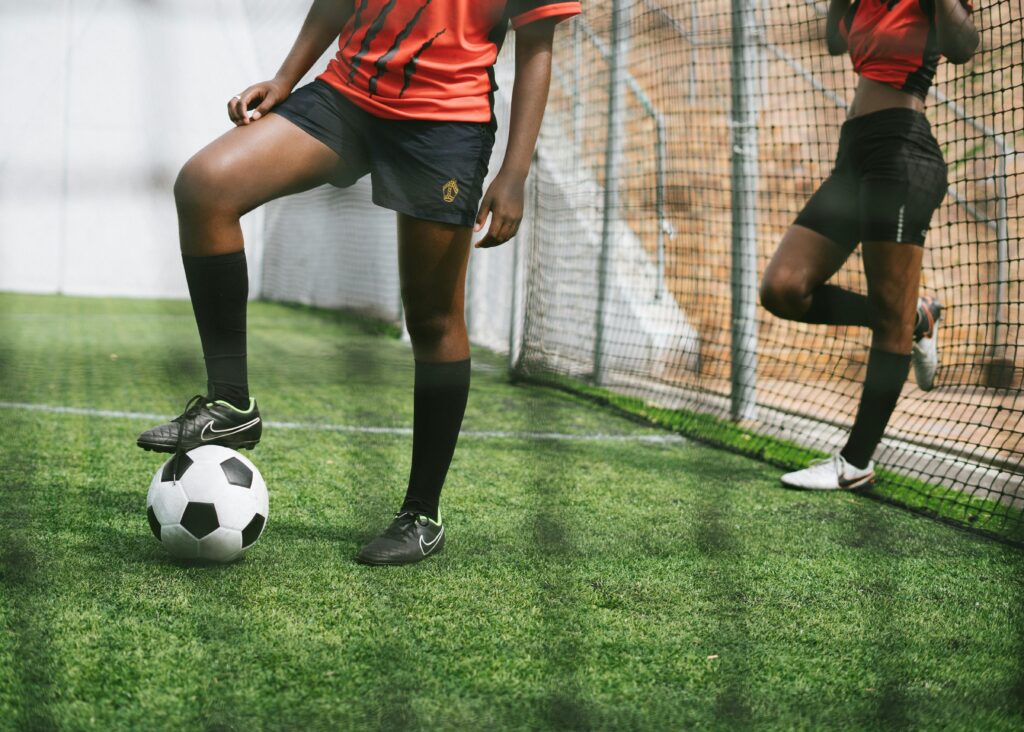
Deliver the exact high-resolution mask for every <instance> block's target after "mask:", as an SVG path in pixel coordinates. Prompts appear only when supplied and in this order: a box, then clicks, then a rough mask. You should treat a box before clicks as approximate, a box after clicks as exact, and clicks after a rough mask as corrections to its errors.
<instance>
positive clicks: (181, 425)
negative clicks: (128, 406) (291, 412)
mask: <svg viewBox="0 0 1024 732" xmlns="http://www.w3.org/2000/svg"><path fill="white" fill-rule="evenodd" d="M262 433H263V420H262V419H260V410H259V407H257V406H256V401H255V400H253V399H250V400H249V409H247V410H245V411H242V410H241V409H236V408H235V407H233V406H231V405H230V404H228V403H227V402H222V401H216V402H211V401H209V399H208V397H205V396H203V395H202V394H197V395H196V396H194V397H192V398H191V399H189V402H188V404H187V405H186V406H185V411H184V413H182V415H181V416H180V417H175V418H174V419H172V420H171V421H170V422H168V423H167V424H162V425H159V426H157V427H153V428H152V429H148V430H146V431H145V432H143V433H142V434H141V435H139V439H138V445H139V447H141V448H142V449H143V450H152V451H154V452H188V451H189V450H192V449H193V448H196V447H199V446H200V445H221V446H222V447H230V448H231V449H232V450H242V449H245V450H251V449H252V448H254V447H256V444H257V443H258V442H259V441H260V435H261V434H262Z"/></svg>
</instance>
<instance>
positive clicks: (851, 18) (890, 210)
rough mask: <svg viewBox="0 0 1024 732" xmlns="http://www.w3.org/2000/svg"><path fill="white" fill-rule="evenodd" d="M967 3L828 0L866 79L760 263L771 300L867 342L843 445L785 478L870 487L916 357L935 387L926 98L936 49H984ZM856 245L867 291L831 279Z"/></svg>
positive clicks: (938, 176)
mask: <svg viewBox="0 0 1024 732" xmlns="http://www.w3.org/2000/svg"><path fill="white" fill-rule="evenodd" d="M970 12H971V7H970V5H967V4H962V2H961V0H854V1H853V2H852V3H851V2H850V0H831V2H830V4H829V9H828V18H827V21H826V36H827V42H828V49H829V52H830V53H832V54H833V55H837V54H840V53H844V52H846V51H849V53H850V57H851V59H852V60H853V66H854V70H855V71H856V72H857V73H858V74H859V77H860V78H859V80H858V83H857V89H856V92H855V93H854V97H853V102H852V104H851V105H850V110H849V116H848V118H847V120H846V122H845V123H844V124H843V127H842V131H841V133H840V136H839V153H838V156H837V158H836V163H835V168H834V170H833V171H832V174H831V175H830V176H829V177H828V179H827V180H825V182H824V183H822V184H821V187H819V188H818V190H817V192H815V194H814V195H813V196H812V197H811V199H810V200H809V201H808V202H807V205H806V206H805V207H804V209H803V210H802V211H801V212H800V214H799V215H798V216H797V217H796V221H795V222H794V224H793V225H792V226H790V228H789V230H788V231H787V232H786V234H785V236H783V238H782V242H781V243H780V244H779V248H778V250H777V251H776V252H775V255H774V257H773V258H772V260H771V262H770V263H769V265H768V268H767V270H766V271H765V274H764V279H763V281H762V284H761V303H762V304H763V305H764V307H765V308H767V309H768V310H769V311H771V312H772V313H774V314H775V315H777V316H779V317H782V318H787V319H789V320H796V321H800V322H803V323H822V324H828V325H856V326H863V327H866V328H871V331H872V336H871V352H870V355H869V357H868V367H867V375H866V378H865V381H864V388H863V393H862V395H861V399H860V405H859V407H858V409H857V416H856V418H855V420H854V423H853V429H852V430H851V432H850V436H849V439H848V441H847V443H846V446H845V447H844V448H843V449H842V451H841V452H839V453H838V454H837V455H834V456H833V457H831V458H828V459H827V460H824V461H822V462H820V463H816V464H814V465H811V466H810V467H809V468H806V469H804V470H799V471H796V472H793V473H788V474H786V475H784V476H782V482H783V484H784V485H787V486H790V487H794V488H805V489H816V490H836V489H849V488H858V487H860V486H863V485H866V484H868V483H869V482H870V481H871V480H872V479H873V478H874V463H873V461H872V455H873V454H874V452H875V448H876V447H877V446H878V443H879V442H880V441H881V439H882V434H883V433H884V432H885V427H886V425H887V424H888V422H889V417H890V416H891V415H892V412H893V409H895V407H896V401H897V399H898V398H899V395H900V390H901V389H902V387H903V384H904V382H905V381H906V379H907V375H908V372H909V370H910V364H911V360H913V364H914V372H915V375H916V377H917V384H918V386H919V387H920V388H921V389H924V390H929V389H931V388H932V386H933V383H934V377H935V369H936V367H937V365H938V353H937V349H936V345H935V330H936V325H937V323H938V320H939V317H940V315H941V312H942V307H941V305H940V304H939V302H938V301H937V300H936V299H934V298H930V297H921V298H919V297H918V290H919V285H920V277H921V257H922V253H923V251H924V240H925V236H926V234H927V233H928V227H929V225H930V223H931V217H932V214H933V213H934V212H935V209H936V208H938V206H939V204H940V203H941V201H942V199H943V197H944V196H945V194H946V189H947V183H946V163H945V161H944V160H943V158H942V152H941V150H940V149H939V146H938V144H937V143H936V142H935V138H934V137H933V136H932V133H931V128H930V126H929V124H928V120H927V118H926V117H925V115H924V100H925V97H926V96H927V94H928V89H929V87H930V85H931V82H932V78H933V77H934V75H935V68H936V65H937V64H938V62H939V57H940V54H941V55H944V56H945V57H946V58H948V59H949V60H950V61H951V62H953V63H958V64H960V63H964V62H966V61H967V60H968V59H969V58H970V57H971V56H972V55H973V53H974V50H975V49H976V48H977V45H978V32H977V30H975V27H974V24H973V22H972V20H971V17H970ZM858 243H861V244H862V246H863V255H864V272H865V274H866V276H867V282H868V294H867V296H864V295H860V294H857V293H854V292H850V291H848V290H844V289H841V288H839V287H836V286H834V285H827V284H825V282H826V281H827V280H828V279H829V278H830V277H832V275H833V274H834V273H835V272H836V271H837V270H838V269H839V268H840V267H841V266H842V265H843V263H844V262H845V261H846V260H847V258H848V257H849V256H850V254H851V253H852V252H853V250H854V249H855V248H856V247H857V244H858Z"/></svg>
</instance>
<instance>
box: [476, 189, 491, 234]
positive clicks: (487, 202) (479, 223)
mask: <svg viewBox="0 0 1024 732" xmlns="http://www.w3.org/2000/svg"><path fill="white" fill-rule="evenodd" d="M492 204H493V200H492V199H491V192H490V191H488V192H487V193H486V194H484V198H483V200H482V201H480V212H479V213H478V214H477V215H476V226H474V227H473V231H474V232H476V231H481V230H482V229H483V228H484V224H485V223H487V214H489V213H490V212H491V205H492Z"/></svg>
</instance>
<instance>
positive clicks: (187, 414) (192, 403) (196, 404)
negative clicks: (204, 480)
mask: <svg viewBox="0 0 1024 732" xmlns="http://www.w3.org/2000/svg"><path fill="white" fill-rule="evenodd" d="M208 401H209V399H207V397H206V396H205V395H203V394H196V395H195V396H194V397H192V398H191V399H189V400H188V403H187V404H186V405H185V411H184V412H182V413H181V415H180V416H178V417H175V418H174V419H172V420H171V421H172V422H174V423H175V424H176V425H178V437H177V440H176V441H175V444H174V470H173V472H172V473H171V479H172V481H173V482H175V483H177V482H178V463H179V462H180V460H181V455H182V452H183V451H182V449H181V438H182V436H183V435H184V434H185V421H186V420H188V419H191V418H192V417H194V416H195V415H196V412H198V411H199V410H200V409H201V408H202V407H203V405H205V404H206V402H208Z"/></svg>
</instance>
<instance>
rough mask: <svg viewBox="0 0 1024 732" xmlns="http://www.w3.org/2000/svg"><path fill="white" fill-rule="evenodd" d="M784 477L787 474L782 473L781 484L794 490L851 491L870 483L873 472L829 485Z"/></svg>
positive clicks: (872, 479)
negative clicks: (805, 482) (799, 481)
mask: <svg viewBox="0 0 1024 732" xmlns="http://www.w3.org/2000/svg"><path fill="white" fill-rule="evenodd" d="M786 478H787V475H783V476H782V477H781V478H780V479H779V482H780V483H782V485H783V486H785V487H786V488H792V489H794V490H800V491H853V490H857V489H858V488H863V487H864V486H866V485H870V484H871V483H872V482H873V481H874V480H875V474H874V473H868V474H867V475H865V476H862V477H860V478H855V479H854V480H851V481H849V482H847V483H839V484H838V485H829V486H822V485H806V484H802V483H797V482H795V481H791V480H790V481H787V480H786Z"/></svg>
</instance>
